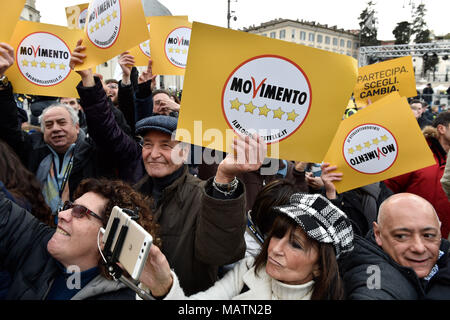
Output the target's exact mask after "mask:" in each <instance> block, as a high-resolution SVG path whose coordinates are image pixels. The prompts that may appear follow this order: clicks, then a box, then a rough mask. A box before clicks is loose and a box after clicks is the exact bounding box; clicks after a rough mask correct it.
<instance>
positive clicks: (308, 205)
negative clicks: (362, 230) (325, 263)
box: [273, 193, 353, 258]
mask: <svg viewBox="0 0 450 320" xmlns="http://www.w3.org/2000/svg"><path fill="white" fill-rule="evenodd" d="M273 210H274V211H275V212H277V213H283V214H285V215H287V216H288V217H290V218H291V219H293V220H294V221H295V222H296V223H297V224H298V225H299V226H300V227H301V228H302V229H303V230H304V231H305V232H306V234H307V235H308V236H309V237H310V238H311V239H314V240H316V241H318V242H322V243H331V244H332V245H333V246H334V248H335V251H336V258H338V257H339V256H340V255H341V254H342V253H345V252H348V251H351V250H352V249H353V228H352V225H351V222H350V220H349V219H348V218H347V216H346V215H345V213H344V212H343V211H341V210H340V209H339V208H337V207H336V206H334V205H333V204H332V203H331V202H330V201H329V200H328V199H327V198H325V197H324V196H322V195H320V194H306V193H294V194H293V195H292V196H291V198H290V199H289V204H286V205H281V206H277V207H274V208H273Z"/></svg>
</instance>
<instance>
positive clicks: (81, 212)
mask: <svg viewBox="0 0 450 320" xmlns="http://www.w3.org/2000/svg"><path fill="white" fill-rule="evenodd" d="M69 209H72V211H71V214H72V217H74V218H77V219H81V218H83V217H84V216H86V217H88V219H89V216H88V215H91V216H93V217H94V218H97V219H99V220H101V221H102V222H103V219H102V218H101V217H99V216H98V215H97V214H95V213H94V212H92V211H91V210H89V209H88V208H86V207H85V206H82V205H81V204H74V203H72V202H70V201H66V202H64V205H63V206H62V211H63V210H69Z"/></svg>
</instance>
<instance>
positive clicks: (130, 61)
mask: <svg viewBox="0 0 450 320" xmlns="http://www.w3.org/2000/svg"><path fill="white" fill-rule="evenodd" d="M134 64H135V61H134V56H132V55H131V54H130V52H129V51H125V52H122V53H121V54H120V56H119V65H120V68H121V69H122V83H123V84H125V85H128V84H130V83H131V80H130V76H131V69H132V68H133V66H134Z"/></svg>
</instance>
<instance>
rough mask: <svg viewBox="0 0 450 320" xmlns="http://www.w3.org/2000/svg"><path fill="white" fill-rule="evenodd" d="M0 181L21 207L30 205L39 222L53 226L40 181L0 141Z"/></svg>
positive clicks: (7, 146) (50, 212) (11, 150)
mask: <svg viewBox="0 0 450 320" xmlns="http://www.w3.org/2000/svg"><path fill="white" fill-rule="evenodd" d="M0 181H2V182H3V184H4V185H5V187H6V189H8V192H9V193H11V194H12V195H13V197H14V198H15V199H16V201H17V203H18V204H19V205H20V206H22V207H27V206H28V205H30V206H31V213H32V214H33V215H34V216H35V217H36V218H37V219H39V221H41V222H43V223H45V224H48V225H53V218H52V211H51V209H50V207H49V206H48V205H47V203H46V202H45V199H44V196H43V195H42V189H41V186H40V184H39V182H38V180H37V179H36V177H35V175H34V174H33V173H31V172H30V171H29V170H28V169H27V168H25V166H24V165H23V164H22V162H21V161H20V158H19V157H18V156H17V154H16V153H15V152H14V151H13V149H11V147H10V146H9V145H8V144H7V143H6V142H4V141H3V140H0Z"/></svg>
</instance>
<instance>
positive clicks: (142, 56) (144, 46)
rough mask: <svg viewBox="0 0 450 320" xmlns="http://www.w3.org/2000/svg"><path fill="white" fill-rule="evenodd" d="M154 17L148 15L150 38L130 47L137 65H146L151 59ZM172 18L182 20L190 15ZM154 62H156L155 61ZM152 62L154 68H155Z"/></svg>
mask: <svg viewBox="0 0 450 320" xmlns="http://www.w3.org/2000/svg"><path fill="white" fill-rule="evenodd" d="M152 18H153V17H147V18H146V19H147V27H148V31H149V38H148V40H146V41H144V42H142V43H141V44H139V45H138V46H135V47H134V48H132V49H130V50H129V51H130V55H132V56H133V57H134V63H135V66H142V67H146V66H147V65H148V60H149V59H150V56H151V52H150V22H151V20H152ZM170 18H180V19H182V20H186V21H187V20H188V16H173V17H170ZM153 64H154V62H153ZM153 64H152V69H153ZM156 64H158V62H156ZM157 68H158V67H157Z"/></svg>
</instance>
